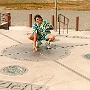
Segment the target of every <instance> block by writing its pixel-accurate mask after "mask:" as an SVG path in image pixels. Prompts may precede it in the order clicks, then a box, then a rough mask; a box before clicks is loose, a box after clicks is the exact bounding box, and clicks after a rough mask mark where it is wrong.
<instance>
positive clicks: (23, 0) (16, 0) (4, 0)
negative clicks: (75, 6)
mask: <svg viewBox="0 0 90 90" xmlns="http://www.w3.org/2000/svg"><path fill="white" fill-rule="evenodd" d="M57 1H58V2H63V0H57ZM64 1H90V0H64ZM53 2H55V0H0V3H53Z"/></svg>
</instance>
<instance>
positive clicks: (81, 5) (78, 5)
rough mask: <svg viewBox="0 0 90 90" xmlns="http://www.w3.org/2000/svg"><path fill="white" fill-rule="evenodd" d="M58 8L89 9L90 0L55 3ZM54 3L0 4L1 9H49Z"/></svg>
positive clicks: (52, 7) (53, 6)
mask: <svg viewBox="0 0 90 90" xmlns="http://www.w3.org/2000/svg"><path fill="white" fill-rule="evenodd" d="M57 7H58V10H78V11H90V1H68V2H61V3H58V4H57ZM54 8H55V3H8V4H7V3H4V4H0V9H3V10H45V9H46V10H51V9H54Z"/></svg>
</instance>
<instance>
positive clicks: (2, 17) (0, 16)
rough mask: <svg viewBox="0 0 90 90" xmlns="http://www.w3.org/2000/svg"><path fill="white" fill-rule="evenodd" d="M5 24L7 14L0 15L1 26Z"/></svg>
mask: <svg viewBox="0 0 90 90" xmlns="http://www.w3.org/2000/svg"><path fill="white" fill-rule="evenodd" d="M3 22H5V14H1V13H0V24H2V23H3Z"/></svg>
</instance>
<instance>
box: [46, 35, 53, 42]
mask: <svg viewBox="0 0 90 90" xmlns="http://www.w3.org/2000/svg"><path fill="white" fill-rule="evenodd" d="M54 39H55V36H54V35H52V34H48V35H47V37H46V40H47V41H49V42H51V41H53V40H54Z"/></svg>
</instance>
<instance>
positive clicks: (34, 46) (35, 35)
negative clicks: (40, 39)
mask: <svg viewBox="0 0 90 90" xmlns="http://www.w3.org/2000/svg"><path fill="white" fill-rule="evenodd" d="M36 41H37V34H36V33H35V32H34V43H33V48H34V50H35V51H37V47H36Z"/></svg>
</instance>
